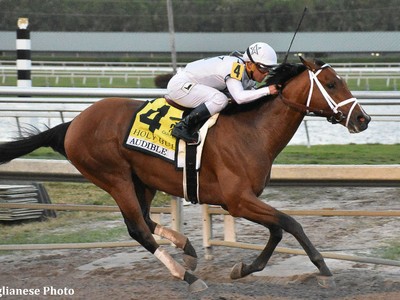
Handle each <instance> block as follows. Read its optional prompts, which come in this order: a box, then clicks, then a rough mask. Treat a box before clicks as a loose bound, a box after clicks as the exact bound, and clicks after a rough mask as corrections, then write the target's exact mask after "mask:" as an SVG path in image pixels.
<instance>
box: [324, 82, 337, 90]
mask: <svg viewBox="0 0 400 300" xmlns="http://www.w3.org/2000/svg"><path fill="white" fill-rule="evenodd" d="M326 87H327V88H328V89H334V88H335V87H336V84H335V83H334V82H329V83H328V84H327V85H326Z"/></svg>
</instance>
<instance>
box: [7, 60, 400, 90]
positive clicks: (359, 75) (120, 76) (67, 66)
mask: <svg viewBox="0 0 400 300" xmlns="http://www.w3.org/2000/svg"><path fill="white" fill-rule="evenodd" d="M182 66H184V64H180V65H179V66H178V67H182ZM332 66H333V67H334V68H335V70H336V71H337V72H338V74H339V75H341V76H342V77H343V78H344V79H345V80H346V81H347V82H348V81H350V80H355V81H356V85H357V86H358V87H362V88H364V89H366V90H368V89H369V81H370V80H375V79H380V80H382V81H384V82H385V85H386V87H392V89H393V90H397V89H398V84H400V63H387V64H378V63H374V64H350V63H346V64H333V65H332ZM16 70H17V68H16V65H15V62H13V61H0V82H1V84H3V85H4V84H6V83H7V82H8V81H9V80H12V79H15V78H16ZM172 71H173V68H172V66H171V65H170V63H136V62H135V63H122V62H101V63H99V62H49V61H46V62H32V72H31V77H32V79H35V78H44V84H45V85H46V86H51V85H56V86H57V85H58V84H59V83H60V80H67V81H68V84H69V85H71V86H73V87H75V86H88V85H89V82H90V83H91V84H92V85H93V84H95V85H96V86H97V87H102V86H104V85H108V86H110V85H112V84H113V83H115V82H116V81H118V80H119V81H123V82H124V83H125V84H126V83H128V82H132V80H135V84H136V85H137V86H138V87H140V86H141V82H142V80H144V79H149V78H150V79H153V78H154V77H155V76H157V75H161V74H167V73H171V72H172ZM94 82H95V83H94Z"/></svg>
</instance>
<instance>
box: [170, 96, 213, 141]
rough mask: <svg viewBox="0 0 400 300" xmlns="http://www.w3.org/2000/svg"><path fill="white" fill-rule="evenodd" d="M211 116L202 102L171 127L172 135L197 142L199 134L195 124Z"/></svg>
mask: <svg viewBox="0 0 400 300" xmlns="http://www.w3.org/2000/svg"><path fill="white" fill-rule="evenodd" d="M209 117H211V114H210V112H209V111H208V109H207V106H206V105H205V104H204V103H203V104H200V105H199V106H198V107H196V108H195V109H193V110H192V111H191V112H190V113H189V114H188V115H187V116H186V117H184V118H183V119H182V120H181V121H180V122H178V123H177V124H176V125H175V127H174V128H173V129H172V133H171V134H172V135H173V136H174V137H176V138H179V139H182V140H184V141H186V142H188V143H197V142H198V141H199V134H198V132H197V125H199V124H200V123H201V122H203V121H205V120H207V119H208V118H209Z"/></svg>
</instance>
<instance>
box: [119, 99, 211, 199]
mask: <svg viewBox="0 0 400 300" xmlns="http://www.w3.org/2000/svg"><path fill="white" fill-rule="evenodd" d="M182 115H183V111H182V110H180V109H178V108H175V107H173V106H171V105H170V104H168V103H167V101H166V100H165V98H157V99H154V100H151V101H147V102H146V103H145V104H144V105H143V106H142V107H141V108H140V109H139V110H138V111H137V112H136V113H135V114H134V116H133V118H132V121H131V125H130V126H129V129H128V132H127V135H126V138H125V142H124V147H126V148H129V149H133V150H137V151H140V152H144V153H146V154H149V155H152V156H156V157H159V158H162V159H163V160H165V161H168V162H170V163H172V164H174V165H175V167H176V168H177V169H183V191H184V195H185V199H186V200H188V201H191V202H192V203H197V202H198V200H197V199H198V190H199V186H198V171H199V169H200V166H201V155H202V150H203V146H204V141H205V139H206V136H207V131H208V128H210V127H211V126H213V125H214V124H215V122H216V121H217V119H218V114H216V115H214V116H212V117H211V118H210V119H209V120H207V122H206V123H205V124H204V125H203V126H202V127H201V129H200V133H199V135H200V143H199V144H196V145H186V143H185V142H184V141H182V140H179V141H177V140H176V138H175V137H173V136H172V135H171V132H172V128H173V127H174V126H175V124H176V123H177V122H178V121H180V120H181V118H182ZM188 151H190V154H189V155H188V153H187V152H188ZM188 166H189V167H188Z"/></svg>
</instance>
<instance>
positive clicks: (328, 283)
mask: <svg viewBox="0 0 400 300" xmlns="http://www.w3.org/2000/svg"><path fill="white" fill-rule="evenodd" d="M317 282H318V285H319V286H320V287H323V288H325V289H334V288H335V287H336V283H335V279H334V278H333V276H323V275H317Z"/></svg>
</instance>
